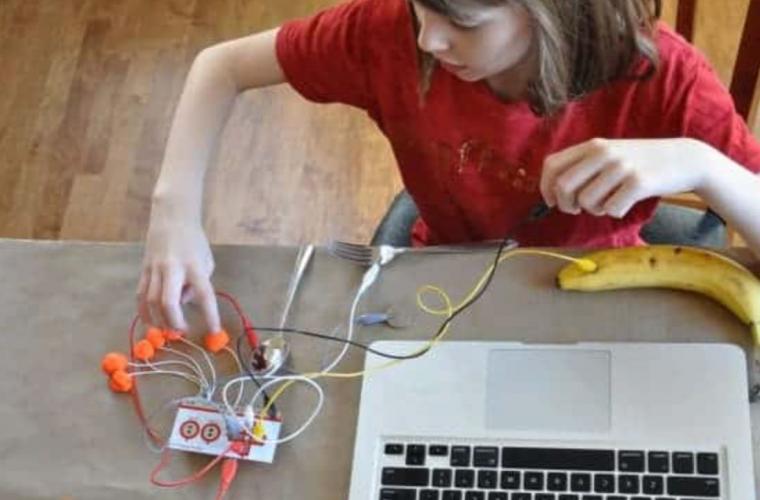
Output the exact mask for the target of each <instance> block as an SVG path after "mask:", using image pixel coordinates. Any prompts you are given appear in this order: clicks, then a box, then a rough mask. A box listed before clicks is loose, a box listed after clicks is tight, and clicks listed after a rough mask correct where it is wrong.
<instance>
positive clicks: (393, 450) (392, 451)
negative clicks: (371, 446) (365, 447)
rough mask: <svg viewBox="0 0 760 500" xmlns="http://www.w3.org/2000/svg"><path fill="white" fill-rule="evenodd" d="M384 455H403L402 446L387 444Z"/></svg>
mask: <svg viewBox="0 0 760 500" xmlns="http://www.w3.org/2000/svg"><path fill="white" fill-rule="evenodd" d="M385 454H386V455H403V454H404V445H403V444H395V443H388V444H386V445H385Z"/></svg>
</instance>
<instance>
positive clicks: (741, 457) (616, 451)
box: [349, 341, 756, 500]
mask: <svg viewBox="0 0 760 500" xmlns="http://www.w3.org/2000/svg"><path fill="white" fill-rule="evenodd" d="M422 345H424V343H421V342H376V343H374V344H373V346H372V347H373V348H374V349H377V350H380V351H382V352H387V353H394V354H403V353H411V352H414V351H415V350H416V349H418V348H419V347H420V346H422ZM386 362H387V360H386V359H383V358H380V357H378V356H375V355H371V354H370V355H368V357H367V360H366V367H367V368H372V367H375V366H378V365H381V364H384V363H386ZM746 374H747V371H746V360H745V355H744V352H743V351H742V350H741V349H740V348H738V347H736V346H731V345H725V344H638V343H578V344H557V345H551V344H523V343H508V342H503V343H502V342H454V341H452V342H442V343H440V344H438V345H437V346H435V347H434V348H433V349H432V350H431V351H430V352H428V353H427V354H425V355H424V356H422V357H420V358H418V359H414V360H411V361H405V362H403V363H401V364H398V365H396V366H393V367H391V368H389V369H385V370H381V371H378V372H375V373H373V374H371V375H369V376H366V377H365V379H364V383H363V386H362V394H361V405H360V409H359V423H358V429H357V436H356V444H355V450H354V463H353V472H352V478H351V490H350V497H349V500H661V499H667V500H682V499H689V500H691V499H700V500H701V499H715V498H719V499H723V500H755V499H756V496H755V483H754V477H753V466H752V449H751V443H752V438H751V430H750V416H749V403H748V397H747V395H748V384H747V375H746Z"/></svg>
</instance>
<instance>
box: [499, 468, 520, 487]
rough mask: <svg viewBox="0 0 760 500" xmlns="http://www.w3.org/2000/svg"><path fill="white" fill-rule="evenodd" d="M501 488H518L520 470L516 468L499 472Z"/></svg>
mask: <svg viewBox="0 0 760 500" xmlns="http://www.w3.org/2000/svg"><path fill="white" fill-rule="evenodd" d="M501 489H502V490H518V489H520V472H519V471H516V470H505V471H502V473H501Z"/></svg>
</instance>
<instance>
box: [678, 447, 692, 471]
mask: <svg viewBox="0 0 760 500" xmlns="http://www.w3.org/2000/svg"><path fill="white" fill-rule="evenodd" d="M673 472H674V473H676V474H694V454H693V453H686V452H675V453H673Z"/></svg>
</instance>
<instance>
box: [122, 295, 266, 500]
mask: <svg viewBox="0 0 760 500" xmlns="http://www.w3.org/2000/svg"><path fill="white" fill-rule="evenodd" d="M217 295H219V296H220V297H222V298H224V299H226V300H227V301H228V302H230V304H232V307H233V308H234V309H235V312H236V313H237V315H238V317H239V318H240V321H241V323H242V325H243V331H244V332H245V335H246V337H247V338H248V343H249V344H250V345H251V347H252V348H256V347H257V346H258V335H257V334H256V330H254V328H253V325H252V324H251V321H250V320H249V319H248V317H247V316H246V315H245V313H244V312H243V309H242V307H240V304H239V303H238V301H237V300H236V299H235V298H234V297H233V296H232V295H230V294H228V293H225V292H217ZM139 321H140V317H139V315H137V316H135V318H134V319H133V320H132V324H131V325H130V326H129V359H130V361H132V362H133V363H134V362H135V361H136V358H135V356H134V345H135V330H136V329H137V324H138V323H139ZM132 382H133V385H132V391H131V393H130V394H131V396H132V403H133V406H134V408H135V413H136V414H137V418H138V419H139V420H140V424H141V425H142V427H143V429H145V432H146V433H147V434H148V436H149V437H150V439H151V441H153V444H154V445H156V446H159V447H163V446H164V443H165V441H164V440H163V439H161V437H160V436H159V434H158V433H157V432H156V431H154V430H153V429H152V428H151V427H150V424H149V423H148V419H147V418H146V417H145V411H144V410H143V406H142V401H141V399H140V392H139V390H138V388H137V377H133V378H132ZM232 448H233V444H230V446H229V447H227V449H226V450H224V451H223V452H222V453H221V454H219V455H218V456H216V457H215V458H214V459H213V460H211V461H210V462H209V463H208V464H206V465H205V466H204V467H203V468H202V469H201V470H199V471H197V472H196V473H194V474H193V475H191V476H189V477H186V478H184V479H179V480H175V481H160V480H158V479H156V476H157V475H158V474H159V472H161V470H163V469H164V467H166V466H167V465H168V463H169V461H170V459H171V455H170V453H171V450H170V449H169V448H165V449H164V451H163V453H162V454H161V461H160V462H159V464H158V465H157V466H156V468H155V469H153V471H152V472H151V474H150V481H151V483H153V484H154V485H156V486H159V487H162V488H177V487H179V486H185V485H187V484H190V483H192V482H194V481H198V480H199V479H201V478H202V477H203V476H205V475H206V474H207V473H208V472H209V471H210V470H211V469H212V468H214V466H215V465H216V464H218V463H219V462H220V461H221V460H222V459H224V456H225V455H226V454H227V453H228V452H229V451H230V450H232ZM237 464H238V463H237V459H234V458H228V459H226V460H225V461H224V463H223V464H222V477H221V480H220V483H219V489H218V491H217V497H216V498H217V500H220V499H221V498H223V497H224V495H225V494H226V492H227V490H229V488H230V485H231V484H232V481H233V480H234V479H235V475H236V473H237Z"/></svg>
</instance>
